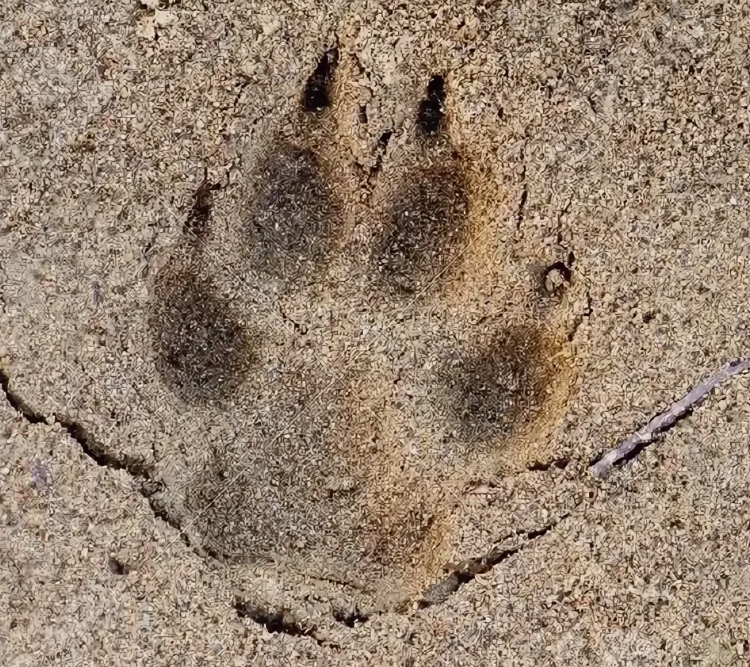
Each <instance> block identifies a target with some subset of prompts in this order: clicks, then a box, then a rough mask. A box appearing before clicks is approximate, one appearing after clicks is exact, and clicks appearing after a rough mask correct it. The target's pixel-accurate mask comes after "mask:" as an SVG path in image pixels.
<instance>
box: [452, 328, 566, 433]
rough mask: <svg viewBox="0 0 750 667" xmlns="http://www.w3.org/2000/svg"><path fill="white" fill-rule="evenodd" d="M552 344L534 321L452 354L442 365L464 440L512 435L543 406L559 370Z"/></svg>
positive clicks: (495, 334)
mask: <svg viewBox="0 0 750 667" xmlns="http://www.w3.org/2000/svg"><path fill="white" fill-rule="evenodd" d="M552 348H553V346H552V344H551V342H550V341H548V340H546V339H545V337H544V335H543V333H542V331H541V330H540V329H539V328H538V327H535V326H523V325H521V326H511V327H507V328H504V329H502V330H500V331H497V332H496V333H494V334H493V335H492V336H491V337H490V338H489V339H487V340H484V341H480V342H479V344H478V345H477V346H476V348H475V349H473V350H470V351H468V352H467V353H464V354H462V355H459V356H457V357H455V358H453V359H452V360H451V361H449V362H448V363H446V364H445V366H444V368H443V369H442V371H441V380H442V384H443V386H444V387H445V388H446V389H447V396H448V403H449V405H450V407H451V413H452V414H453V415H454V417H455V418H456V420H457V427H458V428H457V430H458V433H459V435H460V437H461V438H462V439H465V440H469V441H471V440H480V441H481V440H489V439H494V438H496V437H498V436H503V435H510V434H512V433H513V431H515V430H516V429H517V428H518V427H519V426H521V425H522V424H523V423H524V422H527V421H529V420H531V419H533V417H534V416H535V415H537V414H538V413H539V411H540V410H541V409H542V408H543V407H544V403H545V401H546V399H547V398H548V396H549V391H548V389H549V386H550V385H551V383H552V382H553V381H554V378H555V376H556V368H555V364H554V362H553V361H552V360H551V357H552V356H553V352H554V351H553V349H552Z"/></svg>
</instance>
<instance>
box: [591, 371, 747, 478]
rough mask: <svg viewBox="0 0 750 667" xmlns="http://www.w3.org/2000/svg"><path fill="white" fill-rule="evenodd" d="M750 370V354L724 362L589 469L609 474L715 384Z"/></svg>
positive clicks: (669, 426)
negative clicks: (749, 355) (709, 375)
mask: <svg viewBox="0 0 750 667" xmlns="http://www.w3.org/2000/svg"><path fill="white" fill-rule="evenodd" d="M749 370H750V358H748V359H735V360H734V361H730V362H729V363H728V364H726V365H724V366H722V367H721V368H720V369H719V370H718V371H717V372H716V373H715V374H714V375H712V376H711V377H709V378H708V379H706V380H703V381H702V382H699V383H698V384H697V385H695V387H693V388H692V389H691V390H690V391H689V392H688V393H687V394H685V396H683V397H682V398H681V399H680V400H679V401H677V402H676V403H673V404H672V405H671V406H669V408H667V409H666V410H665V411H664V412H662V413H661V414H659V415H657V416H656V417H654V418H653V419H652V420H651V421H650V422H649V423H648V424H646V425H645V426H644V427H643V428H641V429H639V430H638V431H636V432H635V433H634V434H633V435H631V436H630V437H629V438H627V439H626V440H623V441H622V442H621V443H620V444H619V445H618V446H617V447H615V449H613V450H611V451H610V452H608V453H607V454H605V455H604V457H603V458H602V459H601V460H600V461H598V462H597V463H595V464H594V465H592V466H591V467H590V468H589V470H590V471H591V474H592V475H593V476H594V477H598V478H600V479H602V478H604V477H606V476H607V475H608V474H609V473H610V472H612V469H613V468H614V467H615V466H616V465H617V464H618V463H620V462H621V461H623V459H626V458H627V457H628V456H629V455H630V454H633V453H637V452H638V450H640V449H641V448H642V447H643V446H644V445H647V444H649V443H650V442H653V441H654V440H655V439H656V437H657V436H658V435H660V434H661V433H664V431H667V430H668V429H670V428H671V427H672V426H674V425H675V424H676V423H677V422H678V421H679V420H680V419H682V418H683V417H684V416H685V415H686V414H688V413H689V412H690V411H691V410H692V409H693V407H694V406H696V405H697V404H698V403H700V402H701V401H702V400H703V399H704V398H705V397H706V396H707V395H708V394H709V393H710V392H711V390H712V389H713V388H714V387H718V386H719V385H720V384H722V383H724V382H726V381H727V380H728V379H729V378H731V377H732V376H734V375H738V374H740V373H746V372H747V371H749Z"/></svg>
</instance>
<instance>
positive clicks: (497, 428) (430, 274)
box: [148, 49, 573, 604]
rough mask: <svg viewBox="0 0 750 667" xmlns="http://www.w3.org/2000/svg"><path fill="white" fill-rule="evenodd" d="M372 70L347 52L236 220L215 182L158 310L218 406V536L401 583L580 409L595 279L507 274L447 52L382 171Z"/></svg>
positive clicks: (260, 149) (173, 372) (313, 565)
mask: <svg viewBox="0 0 750 667" xmlns="http://www.w3.org/2000/svg"><path fill="white" fill-rule="evenodd" d="M348 81H349V73H348V70H347V64H346V58H345V56H344V55H342V54H341V53H340V52H339V51H338V50H337V49H332V50H330V51H328V52H326V53H325V54H324V56H323V57H322V59H321V60H320V62H319V63H318V65H317V67H316V68H315V70H314V72H313V73H312V74H311V75H310V76H309V78H308V79H307V81H306V82H305V83H304V85H303V90H302V92H301V94H300V96H299V100H298V109H297V110H296V111H295V112H294V113H293V114H292V117H291V118H288V119H287V120H286V122H284V123H282V124H280V125H281V128H280V129H278V130H276V131H274V132H273V133H271V136H270V138H269V139H268V140H267V141H266V142H265V144H264V145H259V146H256V147H255V148H254V151H253V154H252V160H251V161H250V163H251V164H250V165H248V166H247V167H246V170H245V172H244V176H243V181H242V183H241V184H239V185H238V186H237V187H236V189H235V190H234V192H233V193H232V194H231V197H232V198H233V201H234V202H235V206H236V208H237V209H239V211H240V213H239V214H238V215H236V216H234V217H233V218H232V221H231V222H227V221H226V220H224V219H222V218H221V216H220V215H218V214H217V213H216V212H215V211H213V212H212V200H213V198H214V197H215V190H216V186H214V185H212V184H210V183H209V182H208V181H207V180H205V181H204V182H203V183H202V184H201V186H200V187H199V188H198V190H197V192H196V194H195V198H194V202H193V206H192V209H191V212H190V214H189V215H188V217H187V220H186V222H185V225H184V230H183V235H182V240H181V241H180V242H179V243H178V245H177V247H176V248H175V249H174V252H173V254H172V256H171V258H170V260H169V261H168V263H167V264H166V265H165V266H164V267H162V269H161V270H160V271H159V272H158V273H157V275H156V278H155V280H154V284H153V289H152V302H151V307H150V314H149V321H148V324H149V328H150V331H151V335H152V340H153V353H154V355H153V356H154V360H155V366H156V369H157V370H158V374H159V376H160V378H161V381H162V383H163V385H164V387H166V388H167V389H168V391H169V392H170V393H171V395H172V396H174V397H175V401H177V402H178V403H179V404H180V405H183V406H188V408H189V409H190V410H192V412H193V414H197V415H205V420H204V421H205V424H206V430H205V433H204V434H203V435H202V436H200V437H197V436H196V437H195V438H194V439H193V440H192V441H191V442H192V444H191V445H190V446H192V447H193V450H192V451H193V454H194V455H193V457H192V459H191V461H192V463H191V464H190V465H188V467H190V468H191V470H190V474H189V475H186V476H185V478H184V479H183V480H182V481H180V482H176V483H175V488H174V489H173V490H174V492H175V493H174V495H175V497H179V499H180V500H179V501H175V503H176V505H179V512H180V513H181V514H182V516H183V517H184V522H187V523H189V524H190V525H191V526H192V528H193V533H194V534H195V535H196V536H197V539H199V540H200V541H201V543H202V544H203V546H204V547H205V549H206V550H208V551H210V552H211V553H215V554H219V555H220V556H222V557H223V558H226V559H227V560H230V561H237V562H245V561H257V560H263V559H270V558H273V559H282V560H285V561H288V562H289V563H292V564H293V566H294V567H297V568H301V569H303V570H304V571H305V572H309V573H311V574H313V575H314V576H318V577H321V578H325V579H328V580H332V581H338V582H341V583H343V584H347V585H350V586H352V587H355V588H356V589H357V590H367V591H369V592H370V593H372V594H373V595H374V596H375V597H376V598H377V599H378V600H379V604H380V603H383V604H395V603H396V602H402V601H403V600H404V599H409V597H410V596H413V595H414V594H417V593H419V591H421V590H424V588H425V586H427V585H428V584H429V583H430V582H432V581H434V580H435V579H436V578H437V577H439V576H440V573H441V570H442V568H443V567H444V565H445V563H446V561H447V560H448V554H451V555H452V556H455V552H456V549H460V529H461V526H462V523H463V522H464V521H466V511H468V510H467V509H466V507H465V506H464V504H463V503H462V502H461V498H460V496H461V493H462V489H463V488H464V487H465V485H466V483H467V482H468V481H470V480H476V479H478V478H481V477H486V476H487V475H491V474H492V472H493V471H495V470H497V469H498V468H499V467H502V466H503V465H504V464H506V463H507V462H508V461H509V460H510V459H513V458H514V457H515V458H517V459H519V460H525V458H528V457H529V456H533V454H534V453H535V450H534V443H536V442H539V441H540V440H543V439H544V438H545V437H547V435H548V433H549V432H550V430H551V429H552V428H553V427H554V426H555V424H556V423H557V422H559V420H560V418H561V417H562V415H563V414H564V412H565V405H566V402H567V399H568V396H569V392H570V390H571V387H572V385H573V371H572V368H573V365H572V364H571V354H570V350H569V341H568V336H567V333H566V331H565V327H564V326H563V325H562V324H561V322H562V321H563V320H564V317H561V311H562V310H563V309H564V301H565V300H564V298H562V297H561V294H562V295H563V296H564V290H565V287H566V286H567V285H568V284H569V283H570V282H571V279H572V278H571V275H570V272H569V270H568V268H567V267H565V266H564V265H563V266H564V268H565V270H564V271H559V270H557V269H555V271H556V273H555V276H553V277H556V276H557V273H560V274H561V276H562V278H563V280H561V281H560V284H559V285H558V284H557V283H555V284H554V286H553V288H551V289H549V288H547V287H545V285H546V282H550V281H551V278H550V273H551V272H550V271H547V272H544V274H543V275H541V276H536V278H534V279H533V280H531V279H530V280H529V281H528V289H527V290H526V292H527V293H525V294H524V296H523V298H519V294H518V290H519V289H520V288H518V286H517V283H516V284H514V285H513V286H508V285H505V284H504V278H503V275H504V274H503V271H502V270H499V269H498V270H496V269H497V267H496V266H495V265H494V264H493V262H494V261H495V260H494V259H493V256H494V255H493V251H492V248H493V247H495V246H496V245H497V244H498V243H502V233H503V232H502V230H500V231H498V226H497V225H496V224H495V225H494V226H493V224H491V223H492V221H493V215H492V211H491V210H489V207H488V205H487V201H486V193H487V191H488V190H487V188H488V187H490V186H488V184H487V183H485V182H483V181H482V179H483V177H484V176H483V174H484V173H485V172H484V171H483V170H482V169H477V168H476V166H477V165H476V164H474V163H473V162H472V158H471V156H470V155H468V154H467V152H466V151H465V150H463V149H462V147H461V145H460V143H458V144H457V143H456V142H455V141H454V139H453V133H452V131H451V128H452V126H453V124H454V123H455V122H456V121H453V120H452V119H451V113H450V108H451V107H450V91H449V86H448V82H447V81H446V79H445V78H444V75H443V74H441V75H434V76H432V77H428V78H427V80H426V81H425V82H424V89H423V91H422V93H421V95H422V98H421V100H420V101H419V102H417V103H416V104H415V105H414V110H413V115H412V117H411V119H410V121H409V122H407V123H405V125H404V126H403V127H402V128H400V129H398V130H396V129H394V128H392V127H391V128H384V129H383V131H382V133H381V134H380V137H379V139H378V140H377V141H376V142H374V143H373V145H372V146H368V148H367V150H370V151H371V154H372V160H371V165H374V166H372V168H370V169H369V171H368V170H367V169H362V168H361V167H357V166H356V165H353V164H352V160H351V151H349V150H347V142H349V141H353V139H352V138H351V135H352V132H351V131H350V126H349V125H347V123H351V122H352V120H351V118H352V117H353V116H356V112H355V113H352V112H351V111H352V108H353V107H352V104H351V103H350V99H349V98H348V97H347V84H348ZM225 194H226V196H227V197H229V196H230V193H229V192H227V193H225ZM222 196H224V194H222ZM188 458H190V457H188Z"/></svg>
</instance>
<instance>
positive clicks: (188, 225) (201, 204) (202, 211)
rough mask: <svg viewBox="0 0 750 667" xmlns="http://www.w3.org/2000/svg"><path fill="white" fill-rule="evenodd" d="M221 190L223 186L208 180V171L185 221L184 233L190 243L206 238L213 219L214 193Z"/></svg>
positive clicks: (194, 196)
mask: <svg viewBox="0 0 750 667" xmlns="http://www.w3.org/2000/svg"><path fill="white" fill-rule="evenodd" d="M219 189H221V185H219V184H218V183H211V182H210V181H209V180H208V170H206V172H205V174H204V177H203V181H202V182H201V184H200V185H199V186H198V188H197V189H196V191H195V193H194V194H193V205H192V207H191V208H190V212H189V213H188V216H187V219H186V220H185V226H184V228H183V231H184V232H185V235H186V236H187V239H188V241H193V240H197V239H201V238H203V237H205V236H206V232H207V231H208V222H209V219H210V218H211V208H212V206H213V192H214V191H215V190H219Z"/></svg>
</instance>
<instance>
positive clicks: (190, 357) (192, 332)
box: [149, 271, 253, 402]
mask: <svg viewBox="0 0 750 667" xmlns="http://www.w3.org/2000/svg"><path fill="white" fill-rule="evenodd" d="M154 297H155V305H154V307H153V309H152V312H151V314H150V318H149V325H150V328H151V331H152V337H153V347H154V351H155V353H156V368H157V370H158V371H159V374H160V375H161V378H162V380H163V381H164V382H165V384H166V385H167V386H168V387H169V388H170V389H171V390H172V391H173V392H174V393H175V394H176V395H178V396H179V397H180V398H182V399H183V400H185V401H189V402H194V401H201V400H219V399H223V398H226V397H227V395H228V394H229V393H230V392H232V391H233V390H234V389H236V388H237V387H238V386H239V385H240V384H241V383H242V380H243V379H244V377H245V374H246V372H247V370H248V367H249V366H250V364H251V363H252V360H253V348H252V344H251V342H250V336H249V333H248V332H247V330H246V328H245V327H244V326H243V325H242V324H241V323H240V322H239V320H238V319H237V318H236V317H235V316H234V314H233V313H232V308H231V306H230V304H228V303H226V302H225V301H223V300H222V299H219V298H218V297H216V296H215V294H214V293H213V291H212V289H211V286H210V285H209V284H208V281H206V280H204V279H202V278H200V277H198V276H196V275H194V274H193V273H191V272H190V271H185V272H177V273H162V274H161V275H160V276H158V277H157V281H156V288H155V290H154Z"/></svg>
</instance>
